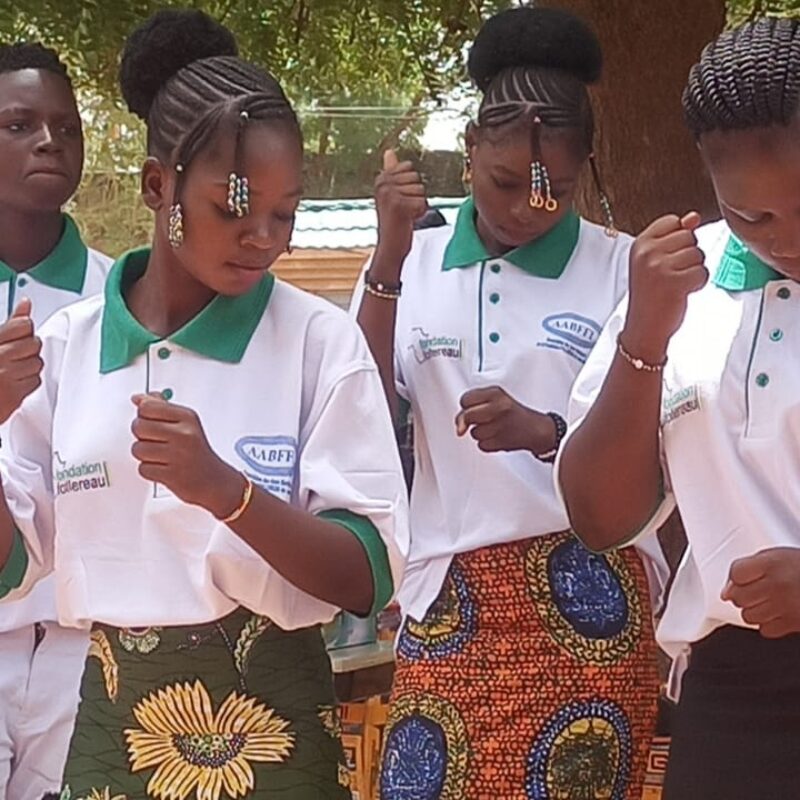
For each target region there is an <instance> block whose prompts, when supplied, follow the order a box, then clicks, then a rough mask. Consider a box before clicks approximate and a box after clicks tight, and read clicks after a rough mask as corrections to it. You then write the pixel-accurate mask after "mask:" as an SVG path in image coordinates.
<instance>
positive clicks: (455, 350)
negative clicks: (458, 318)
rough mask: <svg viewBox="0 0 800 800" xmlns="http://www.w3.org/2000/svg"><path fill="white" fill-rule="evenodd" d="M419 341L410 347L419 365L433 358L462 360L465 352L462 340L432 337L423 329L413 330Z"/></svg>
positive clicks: (449, 337) (448, 337) (450, 337)
mask: <svg viewBox="0 0 800 800" xmlns="http://www.w3.org/2000/svg"><path fill="white" fill-rule="evenodd" d="M411 333H412V334H416V337H417V340H416V341H415V342H414V343H413V344H411V345H410V346H409V348H408V349H409V350H411V351H412V352H413V353H414V358H415V359H416V360H417V363H418V364H424V363H425V362H426V361H430V360H431V359H432V358H461V353H462V351H463V347H462V343H461V339H456V338H455V337H453V336H431V335H430V334H429V333H427V331H425V330H423V329H422V328H412V329H411Z"/></svg>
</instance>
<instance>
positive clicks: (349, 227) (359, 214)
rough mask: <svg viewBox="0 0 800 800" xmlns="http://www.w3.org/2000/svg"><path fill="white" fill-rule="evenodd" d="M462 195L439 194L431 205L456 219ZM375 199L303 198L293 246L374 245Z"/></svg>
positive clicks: (345, 247) (338, 246)
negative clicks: (443, 195)
mask: <svg viewBox="0 0 800 800" xmlns="http://www.w3.org/2000/svg"><path fill="white" fill-rule="evenodd" d="M463 202H464V199H463V198H461V197H438V198H432V199H431V200H429V201H428V205H430V206H431V207H432V208H436V209H438V210H439V211H441V213H442V215H443V216H444V218H445V219H446V220H447V221H448V222H453V221H455V218H456V214H457V213H458V208H459V206H460V205H461V204H462V203H463ZM377 225H378V220H377V216H376V214H375V201H374V200H373V199H372V198H369V199H357V200H303V201H302V202H301V203H300V207H299V208H298V209H297V219H296V221H295V227H294V235H293V236H292V246H293V247H297V248H306V249H328V250H339V249H345V250H346V249H350V248H360V247H373V246H374V245H375V242H376V239H377V235H378V228H377Z"/></svg>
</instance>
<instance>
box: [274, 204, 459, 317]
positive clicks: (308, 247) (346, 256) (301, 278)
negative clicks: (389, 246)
mask: <svg viewBox="0 0 800 800" xmlns="http://www.w3.org/2000/svg"><path fill="white" fill-rule="evenodd" d="M462 201H463V200H462V198H459V197H445V198H433V199H431V200H430V201H429V204H430V206H431V208H435V209H437V210H438V211H439V212H440V213H441V214H442V216H443V217H444V219H445V220H446V221H447V222H449V223H452V222H454V221H455V218H456V215H457V213H458V208H459V206H460V205H461V203H462ZM377 235H378V220H377V217H376V215H375V202H374V201H373V200H372V199H368V200H305V201H303V202H302V203H300V207H299V208H298V211H297V219H296V222H295V228H294V236H293V237H292V247H293V250H292V253H291V254H288V253H287V254H285V255H284V256H282V257H281V258H280V259H279V260H278V262H277V263H276V264H275V266H274V267H273V272H274V273H275V274H276V275H277V276H278V277H279V278H281V279H283V280H285V281H287V282H288V283H291V284H294V285H295V286H298V287H300V288H301V289H305V290H306V291H308V292H311V293H313V294H316V295H320V296H322V297H325V298H327V299H328V300H330V301H331V302H333V303H336V305H338V306H341V307H342V308H347V306H348V305H349V303H350V295H351V294H352V291H353V286H355V282H356V279H357V278H358V276H359V274H360V272H361V269H362V267H363V266H364V262H365V261H366V260H367V258H368V257H369V254H370V252H371V251H372V248H373V247H374V246H375V242H376V240H377Z"/></svg>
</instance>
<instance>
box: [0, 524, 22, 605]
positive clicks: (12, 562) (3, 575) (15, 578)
mask: <svg viewBox="0 0 800 800" xmlns="http://www.w3.org/2000/svg"><path fill="white" fill-rule="evenodd" d="M27 571H28V551H27V550H26V549H25V542H24V541H23V539H22V534H21V533H20V532H19V531H18V530H16V529H15V530H14V540H13V542H12V543H11V554H10V555H9V557H8V561H6V564H5V566H4V567H3V568H2V569H0V598H3V597H5V596H6V595H7V594H10V593H11V592H12V591H13V590H14V589H19V587H20V586H21V585H22V579H23V578H24V577H25V573H26V572H27Z"/></svg>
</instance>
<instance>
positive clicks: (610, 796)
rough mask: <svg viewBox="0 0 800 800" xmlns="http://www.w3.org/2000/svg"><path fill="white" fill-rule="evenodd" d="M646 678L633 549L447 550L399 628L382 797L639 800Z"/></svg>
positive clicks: (649, 695) (642, 589) (652, 654)
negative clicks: (444, 563)
mask: <svg viewBox="0 0 800 800" xmlns="http://www.w3.org/2000/svg"><path fill="white" fill-rule="evenodd" d="M658 687H659V680H658V673H657V666H656V647H655V643H654V639H653V629H652V624H651V614H650V604H649V594H648V589H647V579H646V576H645V572H644V568H643V566H642V563H641V561H640V560H639V556H638V555H637V554H636V552H635V551H634V550H633V549H632V548H629V549H626V550H624V551H620V552H617V553H613V554H608V555H597V554H593V553H590V552H588V551H587V550H586V549H585V548H584V547H583V546H582V545H581V544H580V543H579V542H578V540H577V539H575V538H574V537H572V536H571V535H569V534H567V533H558V534H551V535H548V536H543V537H537V538H533V539H528V540H524V541H519V542H514V543H511V544H503V545H498V546H494V547H488V548H484V549H480V550H475V551H472V552H470V553H465V554H463V555H459V556H457V557H456V558H455V559H454V560H453V563H452V565H451V567H450V571H449V573H448V575H447V578H446V580H445V583H444V585H443V587H442V590H441V592H440V594H439V597H438V599H437V600H436V602H435V603H434V604H433V605H432V606H431V608H430V610H429V611H428V613H427V614H426V616H425V619H423V620H422V621H420V622H417V621H414V620H412V619H407V621H406V624H405V625H404V627H403V629H402V631H401V634H400V639H399V642H398V660H397V671H396V673H395V683H394V688H393V693H392V705H391V711H390V718H389V723H388V725H387V729H386V736H385V745H384V754H383V762H382V767H381V780H380V796H381V800H484V799H485V800H639V798H641V795H642V784H643V780H644V772H645V767H646V763H647V754H648V749H649V745H650V741H651V737H652V734H653V729H654V726H655V717H656V704H657V698H658Z"/></svg>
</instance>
